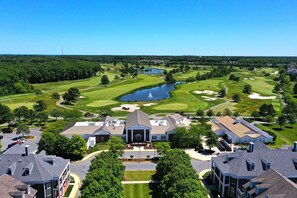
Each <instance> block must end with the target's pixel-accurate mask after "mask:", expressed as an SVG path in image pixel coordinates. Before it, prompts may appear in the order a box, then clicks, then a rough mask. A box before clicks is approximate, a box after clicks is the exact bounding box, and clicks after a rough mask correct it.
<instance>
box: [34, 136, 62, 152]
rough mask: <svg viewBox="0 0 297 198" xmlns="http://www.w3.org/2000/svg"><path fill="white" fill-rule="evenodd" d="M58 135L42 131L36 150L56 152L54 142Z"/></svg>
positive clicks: (55, 142)
mask: <svg viewBox="0 0 297 198" xmlns="http://www.w3.org/2000/svg"><path fill="white" fill-rule="evenodd" d="M58 138H59V136H58V135H57V134H55V133H51V132H44V133H42V134H41V138H40V140H39V143H38V151H39V152H40V151H42V150H44V151H45V152H46V154H47V155H54V154H56V149H57V148H56V144H57V140H58Z"/></svg>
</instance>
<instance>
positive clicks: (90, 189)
mask: <svg viewBox="0 0 297 198" xmlns="http://www.w3.org/2000/svg"><path fill="white" fill-rule="evenodd" d="M124 171H125V166H124V165H123V163H122V161H121V160H120V159H119V158H118V155H117V154H115V153H113V152H111V151H108V152H102V153H101V154H100V155H98V156H96V158H95V159H93V160H92V164H91V166H90V168H89V172H88V173H87V175H86V179H85V180H84V182H83V185H82V187H81V198H101V197H112V198H121V197H123V195H124V194H123V187H122V184H121V181H122V180H123V177H124Z"/></svg>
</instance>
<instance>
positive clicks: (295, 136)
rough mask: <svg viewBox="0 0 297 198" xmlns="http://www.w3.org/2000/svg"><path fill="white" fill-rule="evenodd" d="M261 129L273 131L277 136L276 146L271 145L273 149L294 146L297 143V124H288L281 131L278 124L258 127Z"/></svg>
mask: <svg viewBox="0 0 297 198" xmlns="http://www.w3.org/2000/svg"><path fill="white" fill-rule="evenodd" d="M256 126H257V127H259V128H260V129H262V130H264V131H272V132H274V133H275V134H276V136H277V138H276V141H275V145H271V147H281V146H282V145H291V146H292V145H293V143H294V141H297V132H296V129H297V123H296V124H293V126H292V127H291V125H289V124H287V125H286V126H285V127H283V129H280V127H279V125H278V124H271V125H260V124H258V125H256Z"/></svg>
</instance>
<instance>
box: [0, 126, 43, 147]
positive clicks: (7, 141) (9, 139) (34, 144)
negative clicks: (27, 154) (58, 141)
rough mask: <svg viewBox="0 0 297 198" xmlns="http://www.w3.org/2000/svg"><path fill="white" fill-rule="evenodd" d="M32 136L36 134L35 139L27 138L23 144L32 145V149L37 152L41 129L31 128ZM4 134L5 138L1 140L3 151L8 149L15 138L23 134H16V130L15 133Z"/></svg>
mask: <svg viewBox="0 0 297 198" xmlns="http://www.w3.org/2000/svg"><path fill="white" fill-rule="evenodd" d="M30 131H31V132H30V134H28V135H30V136H35V138H34V139H31V140H27V141H26V142H25V143H23V145H29V146H30V151H31V152H35V151H36V150H37V148H38V142H39V140H40V134H41V133H40V129H39V128H30ZM1 135H3V139H2V140H1V143H2V148H1V151H4V150H5V149H7V147H8V145H9V144H11V143H13V142H15V140H14V138H17V137H19V136H21V134H16V133H15V132H13V133H1Z"/></svg>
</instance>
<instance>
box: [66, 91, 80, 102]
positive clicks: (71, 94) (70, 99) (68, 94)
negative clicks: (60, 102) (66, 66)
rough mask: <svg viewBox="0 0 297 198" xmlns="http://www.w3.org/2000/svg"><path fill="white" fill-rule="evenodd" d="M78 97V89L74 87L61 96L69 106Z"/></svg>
mask: <svg viewBox="0 0 297 198" xmlns="http://www.w3.org/2000/svg"><path fill="white" fill-rule="evenodd" d="M79 96H80V92H79V89H77V88H75V87H71V88H70V89H68V91H67V92H66V93H64V94H63V99H64V100H65V102H66V103H68V104H71V103H73V102H75V101H76V100H77V99H78V98H79Z"/></svg>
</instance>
